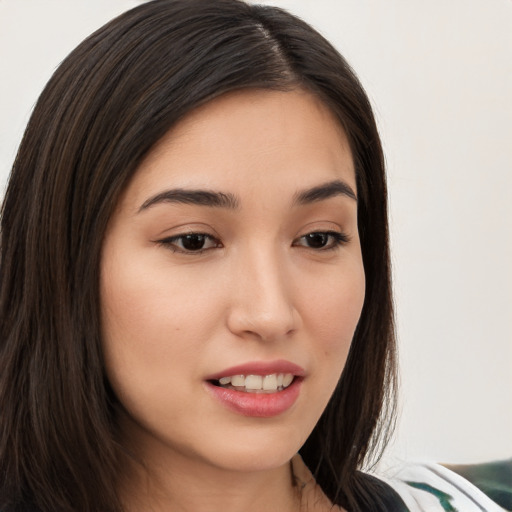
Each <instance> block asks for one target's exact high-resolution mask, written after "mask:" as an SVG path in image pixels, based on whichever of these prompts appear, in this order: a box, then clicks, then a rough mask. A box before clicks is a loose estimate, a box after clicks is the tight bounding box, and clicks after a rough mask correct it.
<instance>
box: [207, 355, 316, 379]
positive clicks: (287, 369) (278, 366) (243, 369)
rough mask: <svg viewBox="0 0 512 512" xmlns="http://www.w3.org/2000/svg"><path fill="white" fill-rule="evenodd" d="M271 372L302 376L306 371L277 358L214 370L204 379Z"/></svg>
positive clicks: (268, 373) (269, 373) (270, 373)
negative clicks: (218, 370)
mask: <svg viewBox="0 0 512 512" xmlns="http://www.w3.org/2000/svg"><path fill="white" fill-rule="evenodd" d="M273 373H291V374H292V375H295V376H296V377H304V376H305V374H306V371H305V370H304V368H302V367H301V366H299V365H298V364H295V363H292V362H290V361H286V360H284V359H279V360H276V361H252V362H248V363H243V364H239V365H236V366H231V367H230V368H225V369H224V370H221V371H220V372H215V373H212V374H211V375H209V376H208V377H206V379H205V380H219V379H220V378H221V377H230V376H232V375H262V376H263V375H272V374H273Z"/></svg>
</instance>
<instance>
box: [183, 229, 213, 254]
mask: <svg viewBox="0 0 512 512" xmlns="http://www.w3.org/2000/svg"><path fill="white" fill-rule="evenodd" d="M206 240H207V237H206V235H199V234H196V233H194V234H192V235H185V236H182V237H181V245H182V247H183V249H185V250H186V251H200V250H201V249H203V248H204V245H205V243H206Z"/></svg>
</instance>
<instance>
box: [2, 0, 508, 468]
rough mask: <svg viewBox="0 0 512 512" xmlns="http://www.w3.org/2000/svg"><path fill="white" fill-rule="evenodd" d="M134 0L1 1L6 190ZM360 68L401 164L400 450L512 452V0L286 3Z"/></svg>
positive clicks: (393, 159) (445, 455) (395, 180)
mask: <svg viewBox="0 0 512 512" xmlns="http://www.w3.org/2000/svg"><path fill="white" fill-rule="evenodd" d="M138 3H141V2H138V1H136V0H131V1H129V0H0V77H1V78H0V186H3V183H4V182H5V180H6V179H7V175H8V172H9V168H10V166H11V164H12V161H13V159H14V155H15V151H16V146H17V144H18V143H19V140H20V138H21V135H22V133H23V129H24V126H25V124H26V122H27V120H28V116H29V113H30V110H31V107H32V105H33V104H34V102H35V100H36V99H37V96H38V94H39V92H40V90H41V89H42V87H43V85H44V84H45V82H46V81H47V80H48V78H49V77H50V75H51V73H52V71H53V69H54V68H55V67H56V66H57V64H58V63H59V62H60V61H61V60H62V59H63V58H64V57H65V55H66V54H67V53H68V52H69V51H70V50H71V49H72V48H73V47H74V46H75V45H76V44H78V43H79V42H80V41H81V40H82V39H83V38H84V37H85V36H86V35H88V34H89V33H90V32H91V31H92V30H94V29H95V28H97V27H99V26H100V25H101V24H103V23H104V22H105V21H107V20H108V19H110V18H111V17H112V16H114V15H115V14H117V13H120V12H122V11H124V10H126V9H127V8H130V7H132V6H134V5H137V4H138ZM268 3H273V4H275V5H280V6H283V7H285V8H287V9H290V10H291V11H292V12H295V13H296V14H299V15H300V16H301V17H303V18H304V19H305V20H307V21H309V22H310V23H312V24H313V25H314V26H315V27H316V28H318V29H319V30H320V31H321V32H322V33H323V34H324V35H325V36H327V38H328V39H330V40H331V41H332V42H333V43H334V44H335V45H336V46H337V48H338V49H339V50H340V51H341V53H343V54H344V55H345V57H346V58H347V59H348V60H349V62H350V63H351V64H352V65H353V67H354V68H355V70H356V71H357V72H358V74H359V76H360V78H361V80H362V82H363V85H364V86H365V87H366V89H367V91H368V93H369V95H370V97H371V99H372V101H373V103H374V106H375V110H376V115H377V118H378V121H379V125H380V128H381V132H382V137H383V140H384V145H385V151H386V155H387V163H388V169H389V182H390V198H391V229H392V244H393V263H394V275H395V291H396V303H397V315H398V331H399V338H400V351H401V362H402V406H401V409H402V413H401V422H400V424H399V429H398V432H397V436H396V437H397V440H396V442H395V444H394V445H393V446H392V447H391V448H390V450H389V452H388V453H389V455H388V459H389V460H394V458H395V457H398V458H406V459H432V460H438V461H449V462H456V461H458V462H473V461H480V460H487V459H493V458H504V457H509V456H511V455H512V371H511V370H512V1H511V0H449V1H447V0H431V1H429V2H425V1H424V0H388V1H386V2H383V1H381V0H315V1H313V0H281V1H279V0H275V1H269V2H268Z"/></svg>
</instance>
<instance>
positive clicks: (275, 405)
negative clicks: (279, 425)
mask: <svg viewBox="0 0 512 512" xmlns="http://www.w3.org/2000/svg"><path fill="white" fill-rule="evenodd" d="M301 383H302V379H300V378H295V380H294V381H293V382H292V383H291V384H290V385H289V386H288V387H287V388H286V389H283V390H282V391H276V392H275V393H245V392H244V391H237V390H236V389H225V388H221V387H220V386H215V384H212V383H211V382H206V388H207V389H208V391H209V392H210V393H212V395H213V396H214V397H215V398H216V399H217V400H219V401H220V402H221V403H222V404H224V405H225V406H226V407H227V408H228V409H230V410H232V411H234V412H236V413H238V414H242V415H243V416H253V417H256V418H271V417H273V416H278V415H279V414H282V413H284V412H285V411H287V410H288V409H290V407H291V406H292V405H293V404H294V403H295V401H296V400H297V398H298V397H299V393H300V387H301Z"/></svg>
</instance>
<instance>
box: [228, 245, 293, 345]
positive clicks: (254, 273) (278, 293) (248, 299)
mask: <svg viewBox="0 0 512 512" xmlns="http://www.w3.org/2000/svg"><path fill="white" fill-rule="evenodd" d="M276 252H277V251H275V250H274V251H273V250H262V249H258V250H255V251H251V252H250V255H248V254H247V253H245V257H241V258H240V259H239V261H237V263H236V264H235V266H236V271H235V272H232V273H231V279H232V280H231V283H232V286H233V288H232V290H233V293H232V294H231V301H230V308H229V312H228V318H227V323H228V328H229V329H230V331H231V332H233V333H234V334H236V335H238V336H241V337H245V338H257V339H261V340H265V341H272V340H279V339H282V338H284V337H287V336H289V335H291V334H292V333H293V332H294V331H295V330H296V329H297V327H298V325H299V322H300V317H299V313H298V311H297V309H296V308H295V306H294V301H295V298H296V297H294V291H293V283H292V282H291V276H289V275H287V274H289V272H287V270H288V269H287V265H286V262H285V261H283V258H280V257H279V255H278V254H276Z"/></svg>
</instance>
